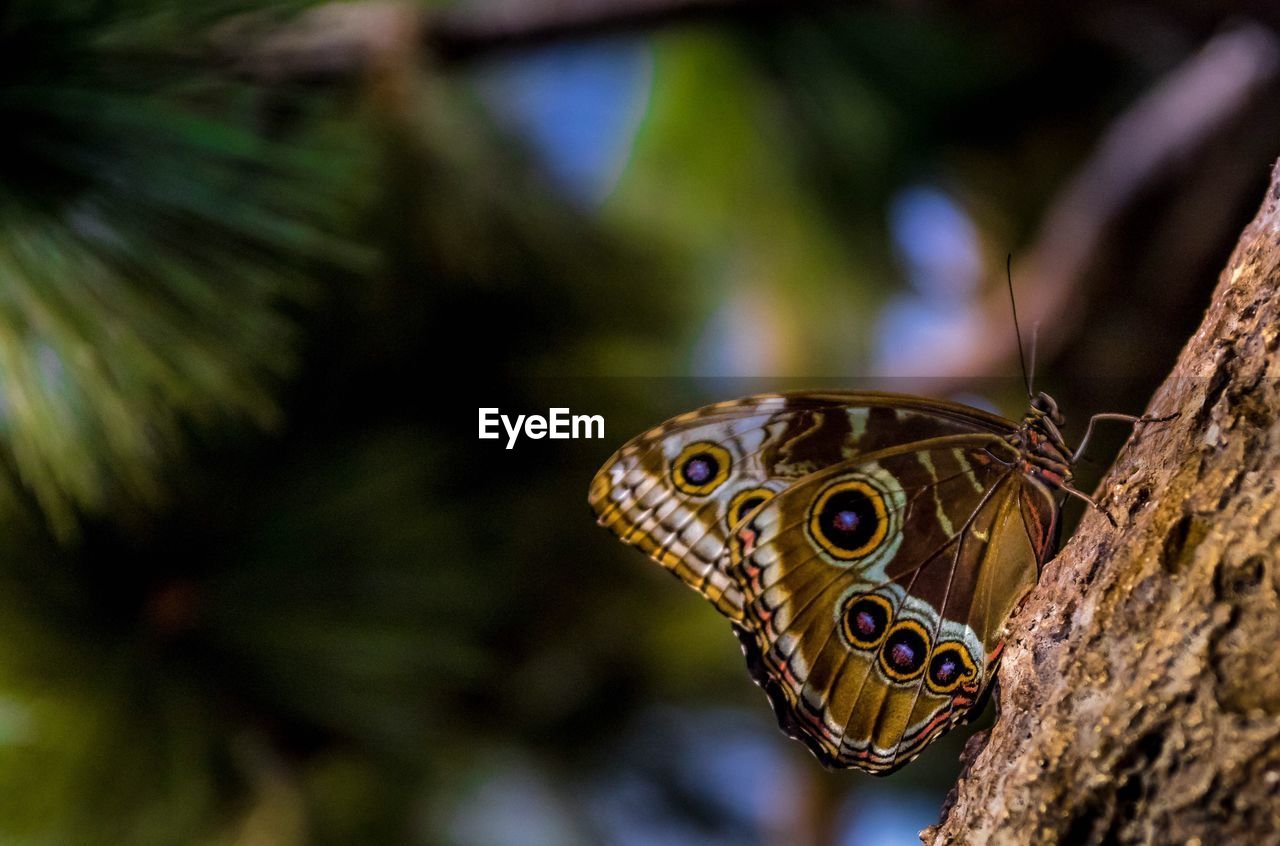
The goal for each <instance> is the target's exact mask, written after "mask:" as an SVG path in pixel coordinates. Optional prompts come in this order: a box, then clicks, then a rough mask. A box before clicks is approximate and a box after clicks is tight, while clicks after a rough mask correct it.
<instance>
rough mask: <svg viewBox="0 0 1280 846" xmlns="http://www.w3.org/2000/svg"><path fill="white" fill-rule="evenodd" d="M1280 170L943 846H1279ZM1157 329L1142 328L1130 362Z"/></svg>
mask: <svg viewBox="0 0 1280 846" xmlns="http://www.w3.org/2000/svg"><path fill="white" fill-rule="evenodd" d="M1277 283H1280V166H1277V168H1276V169H1275V170H1274V171H1273V173H1272V182H1271V188H1270V190H1269V191H1268V194H1267V197H1266V200H1265V202H1264V203H1263V205H1262V209H1261V210H1260V211H1259V213H1258V215H1257V217H1256V218H1255V219H1254V221H1253V222H1252V223H1251V224H1250V225H1249V226H1248V228H1247V229H1245V231H1244V234H1243V235H1242V236H1241V239H1240V243H1239V244H1238V246H1237V247H1236V250H1235V252H1234V254H1233V255H1232V257H1231V261H1230V262H1229V263H1228V265H1227V268H1226V270H1225V271H1224V272H1223V273H1222V276H1221V279H1220V280H1219V283H1218V287H1217V289H1216V290H1215V291H1214V295H1213V301H1212V303H1211V304H1210V306H1209V310H1208V313H1207V314H1206V315H1205V319H1204V322H1203V324H1202V325H1201V327H1200V329H1199V330H1198V331H1197V332H1196V334H1195V335H1194V336H1193V337H1192V338H1191V340H1190V341H1189V342H1188V343H1187V345H1186V347H1185V348H1184V349H1183V351H1182V354H1181V356H1180V357H1179V359H1178V363H1177V365H1176V366H1175V367H1174V370H1173V372H1172V373H1171V374H1170V376H1169V378H1168V379H1167V380H1166V381H1165V383H1164V385H1163V386H1161V388H1160V389H1159V390H1158V391H1157V392H1156V395H1155V397H1154V398H1153V399H1152V401H1151V404H1150V407H1149V409H1148V413H1150V414H1153V415H1167V414H1173V413H1175V412H1176V413H1178V414H1179V415H1180V416H1179V417H1178V418H1177V419H1175V420H1173V421H1172V422H1169V423H1163V424H1151V425H1147V426H1144V427H1141V428H1139V430H1138V431H1137V432H1136V433H1135V435H1134V437H1133V439H1132V440H1131V441H1130V443H1129V445H1128V448H1127V449H1126V450H1125V451H1124V452H1123V453H1122V455H1121V456H1120V458H1119V459H1118V460H1117V461H1116V463H1115V466H1114V467H1113V468H1112V469H1111V472H1110V473H1109V474H1108V476H1107V478H1106V479H1105V480H1104V481H1103V483H1102V486H1101V488H1100V490H1099V492H1098V495H1099V496H1100V497H1101V498H1102V505H1103V507H1104V508H1106V509H1107V511H1109V512H1110V513H1111V514H1112V516H1114V518H1115V520H1116V521H1117V523H1118V524H1119V528H1112V526H1111V525H1110V524H1109V523H1108V522H1107V520H1106V519H1105V518H1104V517H1103V516H1102V515H1100V514H1089V515H1086V517H1085V519H1084V520H1083V521H1082V523H1081V527H1080V529H1079V531H1078V532H1077V533H1076V534H1075V536H1074V537H1073V538H1072V539H1071V541H1070V542H1069V543H1068V544H1067V545H1066V547H1065V549H1064V550H1063V551H1062V553H1061V554H1060V555H1059V556H1058V557H1057V558H1056V559H1054V560H1053V561H1052V562H1050V563H1049V564H1048V565H1047V566H1046V567H1045V569H1044V572H1043V574H1042V577H1041V581H1040V585H1039V586H1038V587H1037V588H1036V590H1035V591H1034V592H1033V593H1032V594H1031V596H1030V597H1029V598H1028V600H1027V602H1026V603H1025V605H1024V606H1023V607H1022V609H1021V610H1020V611H1019V612H1018V613H1017V614H1016V615H1015V618H1014V620H1013V621H1012V622H1011V623H1010V634H1009V641H1008V643H1009V646H1008V651H1007V653H1006V655H1005V658H1004V665H1003V669H1002V671H1001V689H1000V691H999V692H998V694H997V695H998V704H999V708H1000V717H999V719H998V720H997V721H996V725H995V727H994V728H993V729H992V730H991V732H990V734H989V735H982V736H978V737H975V738H974V739H972V740H971V741H970V745H969V747H968V748H967V749H966V753H965V754H966V759H967V760H968V762H969V765H968V768H967V770H966V772H965V774H964V775H963V776H962V777H961V779H960V781H959V783H958V784H957V786H956V788H955V790H954V791H953V793H952V795H951V797H949V800H948V808H947V809H946V810H945V811H944V814H943V819H942V821H941V822H940V823H939V824H938V825H936V826H933V827H931V828H929V829H926V830H925V831H924V832H922V834H921V839H922V840H924V842H925V843H930V844H944V843H945V844H950V843H983V844H986V843H990V844H1004V843H1009V844H1020V846H1021V844H1031V843H1035V844H1051V843H1073V844H1074V843H1099V844H1101V843H1108V844H1111V843H1115V844H1120V843H1177V844H1205V846H1220V844H1228V843H1246V844H1261V843H1280V604H1278V603H1277V592H1278V590H1280V565H1278V564H1277V552H1278V551H1280V493H1278V492H1277V489H1276V488H1277V480H1278V479H1280V423H1278V422H1277V421H1278V420H1280V380H1278V379H1277V377H1278V376H1280V285H1278V284H1277ZM1151 330H1156V331H1158V329H1156V327H1144V326H1135V327H1133V332H1134V339H1133V354H1134V355H1141V354H1142V352H1141V350H1142V344H1143V335H1144V333H1145V332H1148V331H1151Z"/></svg>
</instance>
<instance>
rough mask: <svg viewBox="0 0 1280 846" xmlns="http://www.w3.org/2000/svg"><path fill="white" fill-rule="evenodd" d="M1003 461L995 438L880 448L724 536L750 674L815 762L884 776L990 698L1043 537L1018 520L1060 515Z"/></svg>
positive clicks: (816, 477)
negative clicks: (730, 538)
mask: <svg viewBox="0 0 1280 846" xmlns="http://www.w3.org/2000/svg"><path fill="white" fill-rule="evenodd" d="M1013 457H1014V456H1013V455H1011V454H1010V449H1009V447H1008V445H1007V444H1005V443H1003V442H1002V441H1000V440H999V439H997V438H992V437H979V438H974V437H969V438H965V437H963V436H960V437H955V436H952V437H944V438H936V439H931V440H928V441H924V442H917V443H913V444H906V445H903V446H901V447H897V448H891V449H886V450H882V451H880V452H877V453H872V454H869V455H865V456H863V457H862V458H861V459H860V460H858V461H854V462H848V463H845V464H841V465H837V466H834V467H831V468H829V469H827V470H824V471H822V472H818V473H814V474H812V475H810V476H808V477H806V478H805V479H803V480H801V481H799V482H797V483H796V484H795V485H793V486H791V487H790V488H788V489H787V491H786V492H785V494H783V495H781V496H778V497H776V498H774V499H773V500H771V501H770V502H769V503H767V504H765V505H763V506H761V507H760V508H758V509H757V510H756V511H754V512H753V513H752V514H751V515H749V516H748V518H747V520H746V521H745V522H744V523H743V524H742V525H741V526H739V527H738V529H737V530H736V533H735V534H736V536H737V537H738V538H739V539H740V552H739V553H738V554H736V555H732V554H730V553H728V552H727V553H726V556H727V557H729V558H731V559H733V560H731V562H730V564H729V569H730V573H731V575H732V576H733V577H734V579H735V581H736V582H737V583H738V584H739V585H740V589H741V590H742V594H743V618H742V622H741V623H740V624H739V627H738V632H739V637H740V639H741V640H742V642H743V646H744V649H745V651H746V653H747V656H748V662H749V664H750V667H751V671H752V674H753V676H754V677H755V678H756V680H757V681H758V682H759V683H760V685H761V686H762V687H763V688H764V689H765V691H766V692H767V693H768V694H769V697H770V699H771V701H772V702H773V705H774V708H775V710H776V711H777V713H778V717H779V721H780V722H781V724H782V726H783V728H784V730H786V731H787V732H788V733H789V734H792V735H793V736H795V737H797V738H799V739H801V740H803V741H804V742H805V743H806V744H807V745H808V746H809V747H810V749H811V750H812V751H813V752H814V753H815V754H816V755H817V756H818V757H819V759H821V760H822V761H823V762H824V763H826V764H828V765H833V766H856V767H859V768H861V769H864V770H868V771H871V772H887V771H890V770H892V769H894V768H896V767H898V766H900V765H901V764H903V763H905V762H906V761H908V760H910V759H911V758H912V757H914V756H915V755H916V754H918V753H919V751H920V750H921V749H922V748H923V747H924V746H925V745H926V744H927V743H928V742H929V741H930V740H932V739H933V738H935V737H936V736H937V735H938V734H940V733H941V732H943V731H944V730H945V729H947V728H948V727H950V726H951V725H953V724H954V723H956V722H958V721H959V720H960V719H961V718H963V717H964V716H965V715H966V714H967V713H968V712H969V710H970V709H971V708H972V706H973V705H974V704H975V703H976V702H977V701H978V700H979V698H980V697H981V694H982V693H983V691H984V690H985V689H986V687H987V686H988V685H989V684H990V681H991V679H992V678H993V676H994V671H995V668H996V663H997V661H998V658H999V655H1000V652H1001V639H1002V637H1003V632H1002V629H1003V626H1004V623H1005V621H1006V620H1007V619H1008V617H1009V614H1010V613H1011V612H1012V610H1013V608H1014V607H1015V606H1016V604H1017V603H1018V602H1019V601H1020V600H1021V599H1022V597H1023V596H1024V595H1025V594H1026V593H1027V591H1029V590H1030V589H1031V587H1032V586H1033V585H1034V584H1035V581H1036V577H1037V575H1038V568H1039V564H1040V563H1041V556H1042V554H1043V549H1044V544H1043V543H1042V538H1044V537H1045V536H1047V534H1048V533H1050V532H1051V530H1052V524H1051V522H1050V523H1039V522H1038V523H1036V524H1034V525H1032V524H1030V523H1028V521H1027V516H1028V515H1029V514H1031V515H1037V514H1041V513H1044V514H1045V515H1046V516H1047V517H1048V518H1049V519H1050V521H1051V520H1052V519H1054V517H1056V512H1050V511H1047V510H1046V509H1045V507H1044V506H1045V504H1046V503H1048V504H1053V503H1054V500H1053V498H1052V496H1049V495H1047V493H1046V492H1044V491H1042V490H1040V486H1039V484H1038V483H1037V482H1035V481H1034V480H1030V479H1028V478H1027V477H1025V476H1024V475H1023V474H1022V473H1020V472H1018V471H1017V470H1016V469H1015V467H1013V466H1011V461H1010V459H1011V458H1013ZM1027 503H1032V504H1033V506H1034V509H1039V510H1038V511H1037V510H1034V509H1033V508H1032V507H1030V506H1028V504H1027ZM735 562H736V563H735Z"/></svg>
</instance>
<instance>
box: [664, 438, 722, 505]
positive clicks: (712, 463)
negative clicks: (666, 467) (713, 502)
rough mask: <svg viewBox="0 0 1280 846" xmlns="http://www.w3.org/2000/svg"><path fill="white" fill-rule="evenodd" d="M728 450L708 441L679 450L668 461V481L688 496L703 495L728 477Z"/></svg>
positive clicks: (698, 442)
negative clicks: (669, 473) (677, 454)
mask: <svg viewBox="0 0 1280 846" xmlns="http://www.w3.org/2000/svg"><path fill="white" fill-rule="evenodd" d="M732 465H733V460H732V459H731V458H730V457H729V451H728V450H727V449H725V448H724V447H722V446H720V445H719V444H714V443H711V442H710V441H697V442H696V443H692V444H689V445H688V446H686V447H685V448H684V449H682V450H680V455H679V456H677V457H676V460H675V461H673V462H671V482H672V484H674V485H675V486H676V490H678V491H680V492H681V493H687V494H690V495H691V496H706V495H707V494H709V493H711V492H712V491H714V490H715V489H716V488H718V487H720V486H721V485H723V484H724V483H725V481H726V480H727V479H728V478H729V468H730V467H731V466H732Z"/></svg>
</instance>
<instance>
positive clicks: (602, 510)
mask: <svg viewBox="0 0 1280 846" xmlns="http://www.w3.org/2000/svg"><path fill="white" fill-rule="evenodd" d="M1015 319H1016V318H1015ZM1024 371H1025V368H1024ZM1027 388H1028V395H1029V396H1030V397H1031V401H1030V407H1029V408H1028V410H1027V412H1026V414H1025V416H1024V417H1023V418H1022V419H1021V420H1020V421H1012V420H1008V419H1006V418H1004V417H1000V416H998V415H995V414H991V413H988V412H986V411H982V410H980V409H977V408H972V407H969V406H967V405H962V404H959V403H954V402H945V401H941V400H935V399H928V398H924V397H916V396H908V395H903V394H892V393H877V392H830V393H824V392H802V393H786V394H762V395H758V396H751V397H747V398H744V399H739V400H734V401H731V402H721V403H717V404H715V405H710V406H707V407H705V408H702V409H699V410H697V411H692V412H689V413H686V414H681V415H679V416H677V417H674V418H672V419H671V420H668V421H667V422H665V423H663V424H661V425H660V426H658V427H656V428H654V429H652V430H650V431H648V432H645V433H644V434H642V435H639V436H638V437H636V438H634V439H632V440H631V441H630V442H628V443H627V444H625V445H624V446H623V447H622V448H621V449H619V450H618V451H617V452H616V453H615V454H614V455H613V457H612V458H610V459H609V460H608V461H607V462H606V463H605V465H604V466H603V467H602V468H601V469H600V471H599V472H598V473H597V474H596V475H595V477H594V479H593V480H592V482H591V487H590V493H589V502H590V504H591V507H592V508H593V509H594V511H595V513H596V515H597V517H598V520H599V522H600V523H601V524H602V525H604V526H606V527H608V528H609V529H611V530H612V531H613V532H614V533H615V534H616V535H617V536H618V537H619V538H620V539H621V540H622V541H623V542H625V543H627V544H630V545H632V546H635V547H637V548H639V549H640V550H641V551H643V552H645V553H646V554H647V555H649V556H650V557H651V558H653V559H654V560H656V561H657V562H658V563H660V564H661V565H662V566H663V567H665V568H667V569H668V570H669V571H671V572H672V573H673V574H675V575H676V576H678V577H679V578H680V579H681V580H682V581H684V582H685V583H686V584H687V585H689V586H690V587H692V588H693V589H694V590H696V591H698V592H699V593H701V594H702V595H703V596H704V597H706V598H707V599H708V600H709V601H710V602H711V603H712V605H714V606H715V608H716V609H717V610H719V611H720V613H721V614H723V615H724V616H726V617H728V618H729V620H730V621H731V622H732V625H733V628H734V631H735V632H736V633H737V635H738V638H739V640H740V641H741V643H742V647H743V651H744V653H745V654H746V657H747V663H748V667H749V669H750V672H751V675H752V676H753V678H754V679H755V681H756V682H757V683H758V684H759V685H760V686H761V687H762V688H763V689H764V691H765V692H766V694H767V695H768V698H769V699H770V701H771V703H772V705H773V708H774V711H775V713H776V715H777V717H778V721H779V724H780V726H781V727H782V729H783V731H785V732H786V733H787V734H789V735H791V736H792V737H794V738H796V739H798V740H801V741H803V742H804V743H805V745H807V746H808V747H809V749H810V750H811V751H812V752H813V753H814V754H815V755H816V756H817V757H818V759H819V760H820V761H822V763H823V764H825V765H827V766H828V767H839V768H848V767H851V768H857V769H861V770H864V771H867V772H871V773H877V774H884V773H888V772H891V771H893V770H895V769H897V768H898V767H900V766H902V765H903V764H905V763H907V762H908V761H910V760H912V759H914V758H915V757H916V756H917V755H919V754H920V752H921V751H922V750H923V749H924V747H925V746H926V745H928V744H929V743H930V742H932V741H933V740H935V739H936V738H938V737H939V736H941V735H942V734H943V733H944V732H946V731H947V730H948V729H949V728H951V727H952V726H954V725H956V724H957V723H959V722H962V721H963V720H964V719H965V718H966V717H967V716H969V715H970V714H971V713H973V712H975V710H976V706H977V705H978V704H979V703H980V702H982V701H983V696H984V694H985V693H987V692H988V691H989V689H990V686H991V684H992V681H993V680H994V678H995V674H996V670H997V667H998V665H999V661H1000V656H1001V653H1002V652H1003V649H1004V636H1005V634H1004V629H1005V624H1006V623H1007V621H1008V620H1009V617H1010V615H1011V614H1012V613H1013V611H1014V610H1015V608H1016V607H1017V606H1018V604H1019V603H1020V602H1021V601H1022V599H1023V598H1024V597H1025V596H1026V595H1027V593H1028V592H1029V591H1030V590H1031V588H1032V587H1034V585H1035V584H1036V581H1037V579H1038V578H1039V573H1040V570H1041V568H1042V567H1043V566H1044V564H1045V563H1046V562H1047V561H1048V560H1049V558H1051V557H1052V555H1053V553H1054V549H1055V546H1056V539H1057V537H1056V536H1057V532H1058V525H1059V515H1060V513H1061V501H1060V498H1059V495H1060V494H1062V493H1066V494H1070V495H1074V496H1077V497H1080V498H1082V499H1085V500H1087V501H1088V502H1089V503H1090V504H1092V505H1093V506H1094V507H1095V508H1096V507H1097V505H1096V504H1095V503H1093V500H1092V499H1090V498H1089V497H1088V496H1087V495H1086V494H1084V493H1082V492H1080V491H1078V490H1076V489H1075V488H1074V487H1072V485H1071V481H1072V467H1073V465H1074V464H1075V462H1076V459H1077V458H1078V457H1079V455H1080V454H1081V453H1082V452H1083V449H1084V446H1085V445H1086V444H1087V442H1088V440H1089V437H1090V436H1091V434H1092V432H1093V426H1094V423H1096V422H1098V421H1099V420H1105V419H1113V420H1125V421H1128V422H1130V423H1134V424H1136V423H1138V422H1144V421H1152V420H1154V418H1147V417H1143V418H1138V417H1133V416H1130V415H1121V414H1100V415H1095V416H1094V417H1093V418H1092V419H1091V420H1090V422H1089V427H1088V430H1087V431H1086V434H1085V437H1084V439H1083V440H1082V441H1081V444H1080V447H1079V448H1077V449H1076V450H1074V451H1073V450H1071V449H1069V448H1068V446H1067V444H1066V442H1065V441H1064V439H1063V436H1062V432H1061V428H1060V427H1061V426H1062V425H1063V417H1062V414H1061V413H1060V412H1059V410H1058V407H1057V404H1056V403H1055V402H1054V400H1053V399H1052V398H1051V397H1050V396H1049V395H1048V394H1045V393H1043V392H1040V393H1037V394H1034V395H1033V394H1032V392H1031V386H1030V382H1029V380H1028V385H1027ZM1104 514H1105V512H1104Z"/></svg>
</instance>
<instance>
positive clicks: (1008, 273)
mask: <svg viewBox="0 0 1280 846" xmlns="http://www.w3.org/2000/svg"><path fill="white" fill-rule="evenodd" d="M1004 276H1005V279H1006V280H1008V282H1009V308H1010V310H1011V311H1012V312H1013V334H1014V337H1016V338H1017V339H1018V364H1020V365H1022V383H1023V384H1024V385H1026V386H1027V397H1028V398H1034V397H1035V394H1033V393H1031V377H1030V376H1029V375H1027V359H1026V356H1024V355H1023V353H1022V330H1021V329H1019V328H1018V303H1017V302H1016V301H1015V300H1014V298H1013V253H1009V255H1008V256H1007V257H1006V258H1005V260H1004Z"/></svg>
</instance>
